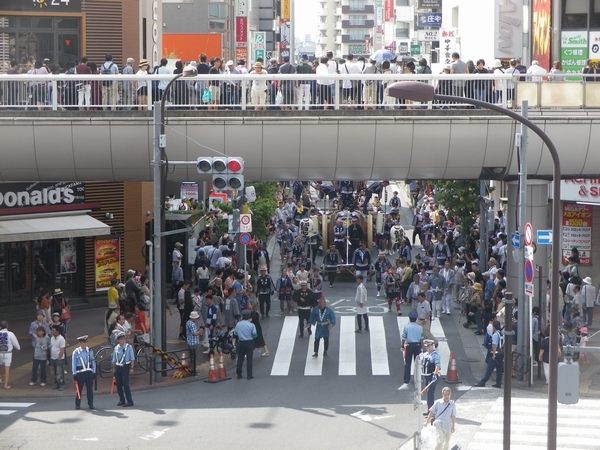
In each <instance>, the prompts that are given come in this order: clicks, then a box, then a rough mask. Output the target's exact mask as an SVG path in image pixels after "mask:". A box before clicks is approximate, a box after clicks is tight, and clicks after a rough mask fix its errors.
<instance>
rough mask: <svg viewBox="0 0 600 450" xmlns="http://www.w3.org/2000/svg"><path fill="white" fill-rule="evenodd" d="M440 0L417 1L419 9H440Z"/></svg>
mask: <svg viewBox="0 0 600 450" xmlns="http://www.w3.org/2000/svg"><path fill="white" fill-rule="evenodd" d="M441 7H442V0H419V8H441Z"/></svg>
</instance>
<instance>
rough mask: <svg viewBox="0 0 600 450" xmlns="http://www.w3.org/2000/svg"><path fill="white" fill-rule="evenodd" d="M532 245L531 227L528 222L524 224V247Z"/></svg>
mask: <svg viewBox="0 0 600 450" xmlns="http://www.w3.org/2000/svg"><path fill="white" fill-rule="evenodd" d="M532 243H533V227H532V226H531V224H530V223H529V222H527V223H526V224H525V245H531V244H532Z"/></svg>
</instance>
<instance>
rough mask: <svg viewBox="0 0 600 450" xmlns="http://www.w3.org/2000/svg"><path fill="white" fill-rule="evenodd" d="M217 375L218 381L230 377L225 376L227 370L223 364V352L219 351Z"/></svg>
mask: <svg viewBox="0 0 600 450" xmlns="http://www.w3.org/2000/svg"><path fill="white" fill-rule="evenodd" d="M217 377H218V378H219V381H223V380H230V379H231V377H228V376H227V370H225V365H224V364H223V352H220V353H219V369H218V370H217Z"/></svg>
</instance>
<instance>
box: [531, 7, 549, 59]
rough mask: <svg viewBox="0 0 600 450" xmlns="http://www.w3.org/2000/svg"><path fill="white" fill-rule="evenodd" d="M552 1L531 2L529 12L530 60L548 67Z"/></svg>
mask: <svg viewBox="0 0 600 450" xmlns="http://www.w3.org/2000/svg"><path fill="white" fill-rule="evenodd" d="M551 17H552V0H533V4H532V10H531V23H532V26H531V41H532V42H531V59H532V60H537V61H538V62H539V63H540V67H550V35H551V33H552V31H551V29H550V25H551V23H550V20H551Z"/></svg>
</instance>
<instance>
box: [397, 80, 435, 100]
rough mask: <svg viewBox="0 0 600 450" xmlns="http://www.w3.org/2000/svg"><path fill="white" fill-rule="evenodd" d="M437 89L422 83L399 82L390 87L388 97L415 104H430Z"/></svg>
mask: <svg viewBox="0 0 600 450" xmlns="http://www.w3.org/2000/svg"><path fill="white" fill-rule="evenodd" d="M434 93H435V88H434V87H433V86H431V85H430V84H427V83H423V82H421V81H398V82H396V83H394V84H392V85H391V86H389V87H388V95H389V96H390V97H395V98H403V99H405V100H412V101H415V102H430V101H432V100H433V95H434Z"/></svg>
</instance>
